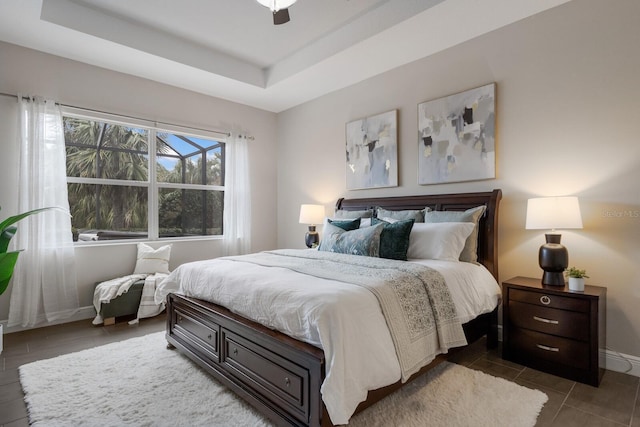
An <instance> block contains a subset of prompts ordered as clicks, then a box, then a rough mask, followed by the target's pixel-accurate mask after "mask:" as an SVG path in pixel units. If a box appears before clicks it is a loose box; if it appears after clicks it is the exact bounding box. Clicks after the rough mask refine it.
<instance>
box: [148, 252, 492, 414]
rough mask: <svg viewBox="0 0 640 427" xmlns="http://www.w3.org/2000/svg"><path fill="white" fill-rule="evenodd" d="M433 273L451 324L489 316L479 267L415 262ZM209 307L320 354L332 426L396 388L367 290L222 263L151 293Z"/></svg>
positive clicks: (384, 331)
mask: <svg viewBox="0 0 640 427" xmlns="http://www.w3.org/2000/svg"><path fill="white" fill-rule="evenodd" d="M413 262H419V263H420V264H424V265H427V266H429V267H431V268H434V269H436V270H438V271H439V272H440V273H441V274H442V275H443V276H444V278H445V280H446V282H447V285H448V286H449V289H450V293H451V296H452V298H453V300H454V303H455V306H456V309H457V311H458V316H459V320H460V321H461V322H463V323H464V322H467V321H469V320H471V319H473V318H475V317H477V316H478V315H479V314H482V313H487V312H490V311H492V310H493V309H494V308H495V307H496V306H497V304H498V300H499V297H500V287H499V286H498V284H497V283H496V281H495V279H494V278H493V276H492V275H491V274H490V273H489V272H488V271H487V270H486V269H485V268H484V267H482V266H478V265H475V264H471V263H463V262H450V261H435V260H415V261H413ZM170 292H176V293H181V294H184V295H186V296H192V297H196V298H201V299H204V300H207V301H212V302H215V303H217V304H219V305H222V306H224V307H227V308H230V309H231V310H232V311H234V312H236V313H238V314H240V315H242V316H244V317H247V318H249V319H253V320H254V321H256V322H258V323H261V324H263V325H265V326H267V327H269V328H272V329H276V330H278V331H280V332H283V333H285V334H287V335H290V336H292V337H294V338H296V339H299V340H301V341H305V342H308V343H310V344H312V345H315V346H317V347H320V348H322V349H323V350H324V353H325V359H326V377H325V380H324V382H323V384H322V387H321V392H322V399H323V401H324V403H325V406H326V407H327V411H328V412H329V416H330V417H331V421H332V422H333V424H336V425H337V424H347V423H348V421H349V418H350V417H351V415H353V412H354V411H355V409H356V407H357V406H358V404H359V403H360V402H361V401H363V400H365V399H366V397H367V392H368V391H369V390H374V389H377V388H380V387H384V386H386V385H389V384H392V383H395V382H397V381H398V380H399V379H400V366H399V363H398V359H397V356H396V354H395V350H394V345H393V342H392V339H391V336H390V334H389V330H388V328H387V325H386V322H385V319H384V317H383V314H382V311H381V309H380V305H379V304H378V301H377V299H376V297H375V296H374V295H373V294H372V293H371V292H370V291H368V290H367V289H365V288H362V287H360V286H352V285H349V284H346V283H342V282H338V281H333V280H327V279H321V278H317V277H313V276H307V275H303V274H301V273H297V272H294V271H291V270H287V269H284V268H275V267H262V266H259V265H255V264H251V263H244V262H238V261H229V260H225V259H224V258H218V259H212V260H206V261H198V262H192V263H188V264H183V265H181V266H180V267H178V268H177V269H176V270H175V271H174V272H172V273H171V274H170V275H169V277H167V279H166V280H164V281H163V282H162V283H161V284H160V286H159V287H158V289H157V291H156V296H155V297H156V303H157V302H158V301H164V299H165V298H166V295H168V294H169V293H170Z"/></svg>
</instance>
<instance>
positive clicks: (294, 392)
mask: <svg viewBox="0 0 640 427" xmlns="http://www.w3.org/2000/svg"><path fill="white" fill-rule="evenodd" d="M501 198H502V192H501V191H500V190H493V191H491V192H482V193H462V194H441V195H423V196H402V197H384V198H364V199H339V200H338V202H337V204H336V209H346V210H361V209H372V208H376V207H383V208H385V209H389V210H394V209H395V210H400V209H423V208H424V207H426V206H428V207H430V208H431V209H432V210H439V211H442V210H447V211H464V210H466V209H469V208H473V207H476V206H480V205H485V206H486V207H487V209H486V211H485V213H484V215H483V216H482V218H481V219H480V224H479V235H478V261H479V262H480V263H482V264H483V265H484V266H485V267H486V268H487V269H488V270H489V271H490V272H491V273H492V274H493V276H494V277H495V278H496V280H498V235H497V234H498V227H497V226H498V207H499V203H500V199H501ZM497 313H498V308H496V309H495V310H494V311H493V312H491V313H487V314H484V315H481V316H479V317H477V318H476V319H474V320H472V321H470V322H468V323H466V324H465V325H463V327H464V330H465V335H466V336H467V341H468V342H469V343H472V342H474V341H476V340H478V339H479V338H481V337H482V336H484V335H486V336H487V346H489V347H495V346H496V345H497V343H498V332H497V324H498V315H497ZM166 338H167V341H168V343H169V344H168V347H169V348H177V349H178V350H179V351H181V352H182V353H184V354H185V355H186V356H187V357H189V358H190V359H191V360H193V361H194V362H196V363H197V364H198V365H200V366H201V367H202V368H204V369H205V370H206V371H207V372H209V373H210V374H211V375H212V376H213V377H214V378H216V379H217V380H219V381H220V382H221V383H222V384H224V385H225V386H227V387H229V388H230V389H231V390H233V391H234V392H235V393H236V394H238V395H239V396H240V397H242V398H243V399H244V400H245V401H247V402H248V403H249V404H251V405H252V406H253V407H254V408H255V409H257V410H258V411H259V412H260V413H262V414H263V415H265V416H266V417H267V418H269V419H270V420H272V421H273V422H274V423H276V424H278V425H283V426H291V425H293V426H331V425H332V424H331V420H330V419H329V416H328V414H327V411H326V408H325V407H324V404H323V402H322V396H321V394H320V386H321V384H322V381H323V379H324V376H325V360H324V353H323V351H322V350H321V349H319V348H317V347H314V346H312V345H310V344H307V343H304V342H301V341H298V340H295V339H293V338H291V337H289V336H287V335H284V334H282V333H280V332H277V331H274V330H271V329H269V328H266V327H264V326H262V325H260V324H258V323H255V322H253V321H250V320H247V319H246V318H243V317H241V316H239V315H237V314H234V313H232V312H231V311H229V310H227V309H226V308H224V307H221V306H219V305H216V304H212V303H210V302H206V301H202V300H199V299H195V298H187V297H183V296H180V295H176V294H170V295H169V296H168V297H167V334H166ZM454 350H455V349H454ZM452 352H453V351H451V352H450V354H451V353H452ZM446 357H447V355H440V356H438V357H437V358H436V359H435V360H434V361H433V362H432V363H431V364H429V365H427V366H425V367H424V368H423V369H422V370H421V371H420V372H418V373H416V374H415V375H414V376H412V377H411V379H410V381H411V380H412V379H414V378H416V377H418V376H420V375H422V374H423V373H425V372H426V371H428V370H429V369H431V368H432V367H433V366H435V365H437V364H439V363H441V362H442V361H444V360H446ZM405 384H406V383H405ZM403 385H404V384H402V383H400V382H398V383H395V384H391V385H389V386H387V387H383V388H381V389H378V390H373V391H370V392H369V395H368V398H367V400H366V401H364V402H362V403H361V404H360V405H359V406H358V409H357V410H356V413H357V412H360V411H362V410H363V409H365V408H367V407H368V406H371V405H372V404H373V403H375V402H377V401H379V400H380V399H382V398H383V397H385V396H387V395H389V394H391V393H392V392H394V391H395V390H397V389H399V388H400V387H402V386H403Z"/></svg>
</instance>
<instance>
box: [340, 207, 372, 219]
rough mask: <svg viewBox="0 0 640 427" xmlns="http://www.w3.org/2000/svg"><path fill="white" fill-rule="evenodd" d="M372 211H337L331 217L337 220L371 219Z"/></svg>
mask: <svg viewBox="0 0 640 427" xmlns="http://www.w3.org/2000/svg"><path fill="white" fill-rule="evenodd" d="M372 216H373V211H372V210H371V209H367V210H362V211H348V210H346V209H338V210H337V211H336V213H335V214H334V215H333V217H334V218H337V219H354V218H371V217H372Z"/></svg>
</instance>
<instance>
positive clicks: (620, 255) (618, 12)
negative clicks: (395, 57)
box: [278, 0, 640, 356]
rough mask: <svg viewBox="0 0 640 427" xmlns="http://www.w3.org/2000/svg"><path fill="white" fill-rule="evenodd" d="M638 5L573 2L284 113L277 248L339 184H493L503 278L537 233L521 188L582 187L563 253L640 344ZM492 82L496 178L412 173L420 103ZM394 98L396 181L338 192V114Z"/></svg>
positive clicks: (402, 187) (520, 269) (626, 344)
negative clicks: (426, 180)
mask: <svg viewBox="0 0 640 427" xmlns="http://www.w3.org/2000/svg"><path fill="white" fill-rule="evenodd" d="M639 16H640V2H638V1H637V0H616V1H613V2H611V1H607V2H605V1H601V0H580V1H572V2H570V3H568V4H566V5H563V6H560V7H558V8H555V9H552V10H550V11H547V12H544V13H542V14H540V15H537V16H534V17H531V18H529V19H526V20H524V21H521V22H518V23H515V24H513V25H510V26H508V27H505V28H503V29H500V30H498V31H495V32H493V33H490V34H488V35H485V36H483V37H480V38H478V39H476V40H473V41H470V42H467V43H464V44H462V45H459V46H457V47H454V48H452V49H449V50H447V51H445V52H442V53H440V54H437V55H434V56H432V57H429V58H426V59H423V60H420V61H417V62H415V63H412V64H409V65H406V66H403V67H400V68H397V69H394V70H392V71H389V72H387V73H385V74H383V75H380V76H377V77H375V78H372V79H369V80H367V81H365V82H363V83H360V84H357V85H354V86H352V87H349V88H346V89H343V90H340V91H337V92H335V93H332V94H329V95H326V96H324V97H322V98H319V99H317V100H314V101H311V102H308V103H306V104H304V105H301V106H298V107H295V108H292V109H290V110H288V111H286V112H283V113H281V114H279V115H278V159H279V160H278V161H279V163H278V165H279V167H278V246H279V247H303V235H304V232H305V226H304V225H300V224H298V223H297V219H298V218H297V216H298V212H299V207H300V204H301V203H322V204H324V205H325V206H326V208H327V212H330V211H331V209H332V208H333V205H334V203H335V200H336V199H337V198H338V197H341V196H345V197H370V196H387V195H409V194H428V193H454V192H466V191H485V190H490V189H493V188H501V189H502V190H503V193H504V199H503V201H502V205H501V212H500V228H499V233H500V241H499V245H500V246H499V254H500V257H499V262H500V276H501V279H502V280H505V279H508V278H509V277H511V276H515V275H529V276H533V277H537V276H539V275H540V269H539V267H538V264H537V251H538V248H539V246H540V245H541V244H542V243H543V242H544V232H543V231H542V230H541V231H537V230H525V229H524V220H525V209H526V200H527V198H529V197H536V196H548V195H577V196H579V197H580V204H581V209H582V215H583V221H584V229H583V230H572V231H565V232H564V233H563V243H564V244H565V245H566V246H567V248H568V249H569V256H570V261H569V262H570V264H571V265H575V266H578V267H581V268H586V269H587V270H588V272H589V274H590V276H591V279H589V280H588V281H587V283H591V284H601V285H604V286H607V287H608V305H607V310H608V311H607V334H608V336H607V337H608V346H609V347H610V348H612V349H615V350H617V351H619V352H622V353H625V354H629V355H634V356H640V310H638V307H640V267H639V266H640V191H639V190H640V189H639V183H640V143H639V142H638V134H639V132H638V129H639V127H638V119H639V118H640V114H639V113H640V107H639V104H638V103H639V100H640V84H639V83H638V78H639V76H640V53H639V52H640V51H639V50H638V49H639V47H638V46H640V26H638V23H637V18H638V17H639ZM434 37H437V34H434ZM407 43H420V40H415V41H412V40H408V41H407ZM398 48H401V46H399V47H398ZM372 54H375V55H377V56H378V57H379V58H380V60H381V61H384V57H385V54H384V52H372ZM490 82H496V84H497V95H496V96H497V140H498V145H497V174H498V177H497V179H495V180H487V181H477V182H468V183H455V184H446V185H434V186H420V185H418V184H417V183H416V182H417V160H416V156H417V144H418V142H417V104H418V103H420V102H423V101H427V100H431V99H436V98H439V97H441V96H445V95H448V94H452V93H456V92H459V91H462V90H465V89H469V88H473V87H477V86H481V85H484V84H487V83H490ZM392 109H397V110H398V140H399V148H398V149H399V153H398V158H399V171H400V172H399V186H398V187H397V188H387V189H377V190H359V191H346V190H345V165H344V159H345V154H344V150H345V142H344V126H345V123H346V122H348V121H351V120H354V119H357V118H361V117H365V116H368V115H372V114H376V113H380V112H384V111H388V110H392ZM628 213H631V216H628V215H627V216H625V214H628Z"/></svg>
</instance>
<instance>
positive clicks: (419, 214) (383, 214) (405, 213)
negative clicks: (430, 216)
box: [376, 208, 431, 222]
mask: <svg viewBox="0 0 640 427" xmlns="http://www.w3.org/2000/svg"><path fill="white" fill-rule="evenodd" d="M430 210H431V209H430V208H424V209H415V210H414V209H404V210H401V211H390V210H388V209H384V208H377V209H376V217H378V218H380V219H384V218H391V219H395V220H398V221H404V220H406V219H413V220H414V221H415V222H424V214H425V213H426V212H429V211H430Z"/></svg>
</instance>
